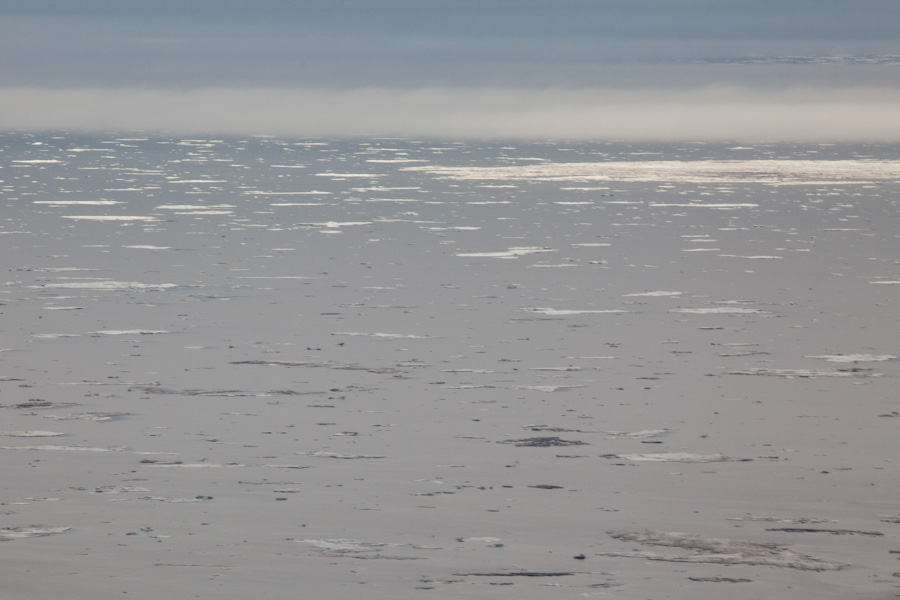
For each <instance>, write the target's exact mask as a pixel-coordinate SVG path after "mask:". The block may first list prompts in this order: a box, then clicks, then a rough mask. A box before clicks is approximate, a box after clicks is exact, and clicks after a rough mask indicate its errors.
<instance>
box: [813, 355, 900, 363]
mask: <svg viewBox="0 0 900 600" xmlns="http://www.w3.org/2000/svg"><path fill="white" fill-rule="evenodd" d="M803 358H818V359H821V360H827V361H828V362H836V363H851V362H881V361H884V360H896V359H897V357H896V356H892V355H890V354H823V355H821V356H804V357H803Z"/></svg>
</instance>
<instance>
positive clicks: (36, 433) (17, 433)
mask: <svg viewBox="0 0 900 600" xmlns="http://www.w3.org/2000/svg"><path fill="white" fill-rule="evenodd" d="M0 435H5V436H7V437H57V436H60V435H66V434H65V433H60V432H58V431H39V430H33V431H0Z"/></svg>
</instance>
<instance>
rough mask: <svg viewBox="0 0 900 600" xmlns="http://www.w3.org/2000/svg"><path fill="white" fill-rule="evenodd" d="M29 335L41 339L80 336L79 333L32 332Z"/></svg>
mask: <svg viewBox="0 0 900 600" xmlns="http://www.w3.org/2000/svg"><path fill="white" fill-rule="evenodd" d="M31 337H33V338H38V339H43V340H58V339H61V338H76V337H81V334H80V333H32V334H31Z"/></svg>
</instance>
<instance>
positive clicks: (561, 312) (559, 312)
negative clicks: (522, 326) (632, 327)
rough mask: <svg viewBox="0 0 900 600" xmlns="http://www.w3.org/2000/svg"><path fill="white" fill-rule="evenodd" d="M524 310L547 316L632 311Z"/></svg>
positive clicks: (615, 309) (628, 311)
mask: <svg viewBox="0 0 900 600" xmlns="http://www.w3.org/2000/svg"><path fill="white" fill-rule="evenodd" d="M522 310H524V311H525V312H533V313H538V314H541V315H548V316H566V315H594V314H607V313H611V314H618V313H630V312H634V311H632V310H624V309H618V308H613V309H605V310H593V309H565V308H523V309H522Z"/></svg>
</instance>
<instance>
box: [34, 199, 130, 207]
mask: <svg viewBox="0 0 900 600" xmlns="http://www.w3.org/2000/svg"><path fill="white" fill-rule="evenodd" d="M34 204H50V205H52V206H113V205H116V204H123V202H121V201H119V200H35V201H34Z"/></svg>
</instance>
